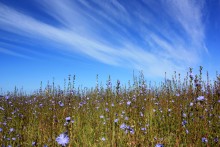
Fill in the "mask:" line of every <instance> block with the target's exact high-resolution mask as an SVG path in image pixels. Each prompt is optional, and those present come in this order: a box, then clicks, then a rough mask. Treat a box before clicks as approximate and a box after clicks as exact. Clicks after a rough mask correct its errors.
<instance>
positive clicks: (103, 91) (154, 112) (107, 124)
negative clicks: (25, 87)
mask: <svg viewBox="0 0 220 147" xmlns="http://www.w3.org/2000/svg"><path fill="white" fill-rule="evenodd" d="M180 79H181V77H180V74H178V75H177V74H176V72H175V73H174V76H173V78H172V79H171V80H168V79H165V81H162V82H161V84H160V85H159V86H152V84H151V83H150V82H149V83H147V82H146V81H145V79H144V76H143V74H142V73H141V74H140V76H139V78H137V77H135V78H134V83H133V84H131V83H130V82H129V83H128V87H125V86H124V87H123V86H121V83H120V81H119V80H118V81H117V83H116V85H115V86H113V85H112V81H111V78H110V77H109V79H108V80H107V83H106V88H105V87H103V86H99V84H98V76H97V85H96V87H95V88H91V89H87V88H85V89H80V88H78V89H77V88H75V87H74V81H75V76H73V77H71V76H69V77H68V81H66V83H67V84H66V85H67V86H65V87H64V90H61V89H60V87H55V85H54V82H53V83H52V85H50V84H49V83H48V86H47V87H46V88H45V90H43V88H42V86H41V87H40V89H39V92H38V93H36V94H33V95H30V96H25V95H22V94H19V93H18V92H17V90H16V93H11V94H8V95H6V96H5V97H3V98H0V145H1V146H9V145H11V146H220V143H219V141H218V139H219V135H220V123H219V122H220V121H219V119H220V111H219V110H220V76H219V75H217V77H216V79H214V81H213V82H211V81H210V80H209V75H208V73H207V79H206V81H205V80H203V79H202V67H200V71H199V74H198V75H193V71H192V69H191V68H190V70H189V73H187V75H186V77H185V78H184V80H183V81H181V80H180ZM41 85H42V84H41Z"/></svg>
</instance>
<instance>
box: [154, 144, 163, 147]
mask: <svg viewBox="0 0 220 147" xmlns="http://www.w3.org/2000/svg"><path fill="white" fill-rule="evenodd" d="M155 147H164V145H163V144H160V143H158V144H156V146H155Z"/></svg>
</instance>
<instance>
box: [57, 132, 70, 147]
mask: <svg viewBox="0 0 220 147" xmlns="http://www.w3.org/2000/svg"><path fill="white" fill-rule="evenodd" d="M56 141H57V143H58V144H60V145H62V146H65V145H66V144H68V143H69V137H68V136H67V135H65V134H60V136H58V137H57V138H56Z"/></svg>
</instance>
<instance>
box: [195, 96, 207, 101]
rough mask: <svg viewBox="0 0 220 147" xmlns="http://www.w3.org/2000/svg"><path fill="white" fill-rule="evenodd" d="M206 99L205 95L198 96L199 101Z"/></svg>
mask: <svg viewBox="0 0 220 147" xmlns="http://www.w3.org/2000/svg"><path fill="white" fill-rule="evenodd" d="M204 100H205V97H204V96H199V97H197V101H204Z"/></svg>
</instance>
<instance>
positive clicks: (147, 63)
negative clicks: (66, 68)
mask: <svg viewBox="0 0 220 147" xmlns="http://www.w3.org/2000/svg"><path fill="white" fill-rule="evenodd" d="M91 3H93V4H96V5H97V9H96V8H94V7H93V6H92V5H91ZM145 3H146V4H147V5H148V6H151V7H152V8H154V6H155V4H156V3H154V2H153V1H149V2H148V1H146V2H145ZM36 4H38V5H40V6H41V7H42V11H45V12H46V13H48V14H49V15H50V16H52V17H53V19H54V20H56V21H58V22H59V23H60V25H58V26H56V25H54V26H53V25H49V24H46V23H44V22H43V21H40V20H37V19H35V18H33V17H31V16H30V15H27V14H25V13H23V12H21V11H18V10H15V9H12V8H10V7H8V6H5V5H3V4H1V3H0V27H1V28H2V29H3V30H6V31H8V32H12V33H16V34H18V35H21V36H26V37H29V38H31V39H36V38H41V39H44V40H48V41H51V42H52V43H55V44H56V43H58V44H63V45H64V46H65V47H66V46H68V48H59V49H60V50H64V51H65V50H68V51H73V52H77V53H80V54H85V55H88V56H90V57H92V58H94V59H96V60H98V61H100V62H103V63H106V64H110V65H115V66H122V67H129V68H132V69H133V68H136V69H139V70H144V71H145V73H148V75H156V76H164V72H165V71H173V70H182V69H185V66H189V65H195V64H197V63H199V58H200V55H199V53H202V51H201V50H203V49H204V48H203V47H204V44H205V43H204V39H205V34H204V27H205V26H204V25H203V23H202V13H203V12H202V6H203V5H202V4H199V5H197V4H196V3H195V2H193V1H189V0H186V1H184V0H181V1H174V0H170V1H168V2H167V3H164V2H161V4H163V9H161V11H164V12H160V10H153V11H154V12H151V11H149V10H147V9H146V10H145V9H144V6H137V7H138V8H137V10H136V11H132V10H128V8H127V7H125V6H124V5H123V4H122V3H120V2H119V1H117V0H111V1H108V0H107V1H104V2H100V1H99V2H97V1H90V2H88V1H69V0H64V1H58V0H54V1H50V0H47V1H46V0H45V1H40V2H39V1H38V2H37V3H36ZM104 4H105V5H104ZM80 5H83V7H85V8H86V9H85V8H82V7H81V6H80ZM98 8H99V9H98ZM160 13H164V14H163V16H162V17H165V18H166V19H164V18H162V17H159V18H157V16H155V15H157V14H160ZM134 16H135V17H134ZM170 21H171V22H172V23H177V24H179V25H177V27H176V28H172V27H174V26H172V25H170ZM176 29H182V30H179V31H176ZM134 35H135V36H136V37H134ZM187 37H191V38H190V39H189V38H187ZM138 38H139V39H138ZM2 52H3V50H2ZM4 52H5V53H6V52H8V54H12V53H10V51H9V50H7V51H5V50H4ZM15 52H16V51H13V54H14V53H15ZM14 55H15V54H14Z"/></svg>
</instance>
